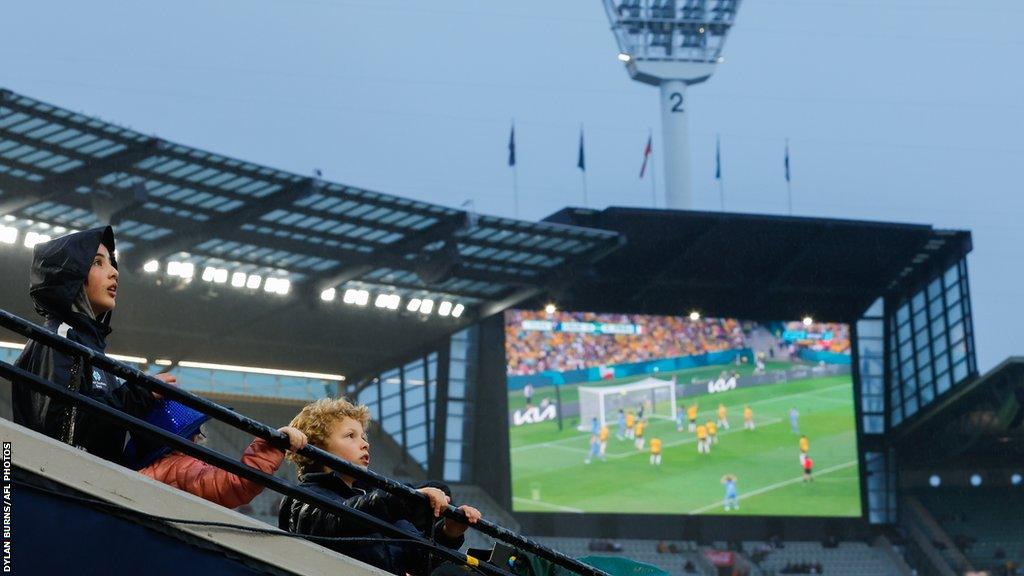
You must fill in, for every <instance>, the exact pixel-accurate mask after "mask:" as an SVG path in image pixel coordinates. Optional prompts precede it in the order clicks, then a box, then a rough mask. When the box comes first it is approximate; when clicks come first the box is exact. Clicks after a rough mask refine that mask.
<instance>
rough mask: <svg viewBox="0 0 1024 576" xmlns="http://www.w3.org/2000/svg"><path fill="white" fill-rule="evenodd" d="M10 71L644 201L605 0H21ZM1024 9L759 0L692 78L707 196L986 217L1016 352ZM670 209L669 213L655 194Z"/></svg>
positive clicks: (981, 271) (270, 132)
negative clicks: (511, 137) (715, 64)
mask: <svg viewBox="0 0 1024 576" xmlns="http://www.w3.org/2000/svg"><path fill="white" fill-rule="evenodd" d="M3 24H4V26H3V30H4V32H3V34H2V35H0V87H3V88H7V89H10V90H14V91H15V92H18V93H21V94H25V95H27V96H31V97H33V98H37V99H40V100H43V101H46V102H50V103H53V104H56V105H58V106H62V107H66V108H70V109H73V110H77V111H81V112H83V113H85V114H89V115H93V116H98V117H101V118H103V119H104V120H107V121H110V122H113V123H116V124H120V125H123V126H128V127H131V128H133V129H135V130H138V131H141V132H144V133H147V134H154V135H157V136H159V137H162V138H165V139H168V140H171V141H175V142H180V143H183V144H186V145H189V146H193V147H197V148H201V149H205V150H210V151H214V152H218V153H221V154H226V155H230V156H235V157H238V158H243V159H245V160H249V161H253V162H257V163H262V164H267V165H270V166H274V167H278V168H283V169H287V170H291V171H294V172H297V173H300V174H310V175H311V174H312V171H313V170H314V169H317V168H318V169H320V170H322V171H323V174H324V177H325V178H326V179H329V180H333V181H337V182H342V183H346V184H351V185H355V186H360V187H363V188H367V189H371V190H376V191H379V192H384V193H388V194H396V195H401V196H408V197H412V198H417V199H420V200H425V201H429V202H435V203H439V204H444V205H448V206H453V207H459V206H460V205H462V204H463V203H464V202H466V201H471V202H472V207H473V209H474V210H476V211H478V212H483V213H489V214H496V215H502V216H515V213H514V201H513V193H512V174H511V171H510V169H509V168H508V166H507V163H506V162H507V148H506V146H507V143H508V133H509V125H510V122H511V121H512V120H513V119H514V120H515V124H516V137H517V157H518V172H519V194H520V207H521V209H520V211H519V217H521V218H524V219H530V220H536V219H540V218H543V217H545V216H546V215H548V214H550V213H552V212H554V211H556V210H558V209H560V208H562V207H564V206H580V205H582V204H583V194H582V182H581V175H580V171H579V170H578V169H577V168H576V155H577V146H578V138H579V130H580V126H581V124H582V125H583V126H584V130H585V135H586V155H587V173H586V178H587V188H588V199H589V202H588V204H589V206H590V207H593V208H604V207H606V206H651V204H652V199H651V184H650V181H648V180H644V181H641V180H639V179H638V178H637V173H638V171H639V169H640V163H641V153H642V151H643V146H644V144H645V142H646V139H647V134H648V131H649V129H652V128H653V130H654V150H655V163H656V166H655V169H656V171H655V175H656V176H657V179H658V184H659V186H660V184H661V182H662V180H663V179H664V177H663V172H662V168H661V161H662V158H661V156H660V121H659V113H658V94H657V90H656V89H655V88H653V87H650V86H646V85H641V84H637V83H635V82H633V81H631V80H630V79H629V77H628V75H627V74H626V72H625V70H624V69H623V66H622V64H621V63H620V62H618V61H617V59H616V53H617V47H616V44H615V40H614V37H613V35H612V33H611V32H610V30H609V24H608V21H607V19H606V17H605V14H604V9H603V7H602V4H601V2H600V1H599V0H587V1H583V0H562V1H550V0H549V1H546V2H544V1H538V0H522V1H519V2H502V3H499V2H492V1H480V0H478V1H475V2H474V1H469V0H461V1H459V0H433V1H431V2H423V1H411V0H410V1H405V2H400V1H396V0H361V1H347V0H308V1H306V0H245V1H242V0H202V1H199V0H180V1H178V2H150V1H138V0H133V1H128V0H122V1H114V0H100V1H92V2H71V1H67V2H51V1H47V0H37V1H34V2H8V3H5V5H4V9H3ZM1022 25H1024V5H1022V4H1021V3H1020V2H1014V1H1011V0H973V1H972V2H962V1H952V0H933V1H928V0H744V2H743V3H742V5H741V7H740V10H739V16H738V18H737V24H736V26H735V27H734V28H733V30H732V32H731V34H730V36H729V39H728V40H727V42H726V46H725V51H724V55H725V58H726V61H725V63H724V64H722V65H720V66H719V69H718V71H717V72H716V73H715V75H714V76H713V77H712V78H711V79H710V80H709V81H708V82H707V83H705V84H703V85H700V86H696V87H694V88H692V89H691V90H690V92H689V102H690V104H689V111H690V113H691V116H690V142H691V147H692V152H693V154H692V159H691V164H692V167H693V175H692V176H693V183H694V190H695V206H694V208H696V209H701V210H717V209H718V207H719V196H718V185H717V183H716V181H715V179H714V168H715V166H714V148H715V137H716V134H720V135H721V142H722V164H723V167H722V170H723V182H724V189H725V206H726V209H727V210H729V211H735V212H748V213H767V214H783V213H786V211H787V205H786V183H785V180H784V178H783V149H784V142H785V139H786V138H789V141H790V154H791V163H792V174H793V197H794V213H795V214H796V215H801V216H821V217H834V218H854V219H868V220H885V221H895V222H913V223H924V224H932V225H935V226H937V227H942V228H958V229H967V230H970V231H971V232H972V233H973V235H974V252H973V253H972V255H971V256H970V258H969V272H970V276H971V289H972V296H973V302H974V325H975V328H976V331H977V334H976V343H977V346H978V360H979V367H980V368H981V370H982V371H985V370H988V369H989V368H991V367H993V366H994V365H995V364H997V363H998V362H1000V361H1001V360H1003V359H1004V358H1006V357H1007V356H1010V355H1014V354H1024V345H1021V344H1020V343H1019V342H1018V341H1017V340H1016V338H1017V337H1018V333H1017V330H1016V329H1015V328H1014V327H1015V326H1024V306H1022V305H1021V301H1022V296H1024V287H1022V285H1024V265H1022V254H1024V250H1022V246H1024V226H1022V225H1021V220H1022V219H1024V193H1022V190H1021V189H1022V186H1021V176H1020V175H1021V172H1022V170H1024V143H1022V141H1021V137H1022V135H1024V98H1022V94H1024V74H1021V69H1022V67H1024V39H1022V37H1021V36H1020V30H1021V29H1022ZM656 196H657V202H658V205H659V206H663V202H664V199H663V198H664V196H663V193H662V190H661V189H660V188H659V189H658V190H657V191H656Z"/></svg>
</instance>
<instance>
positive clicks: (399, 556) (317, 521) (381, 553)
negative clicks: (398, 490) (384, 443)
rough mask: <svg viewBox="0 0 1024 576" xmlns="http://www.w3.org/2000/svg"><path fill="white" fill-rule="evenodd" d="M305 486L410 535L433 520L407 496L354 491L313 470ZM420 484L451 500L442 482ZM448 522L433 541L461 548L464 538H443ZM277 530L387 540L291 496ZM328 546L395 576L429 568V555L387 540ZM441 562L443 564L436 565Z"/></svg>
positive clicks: (329, 474)
mask: <svg viewBox="0 0 1024 576" xmlns="http://www.w3.org/2000/svg"><path fill="white" fill-rule="evenodd" d="M301 486H302V487H303V488H308V489H310V490H312V491H313V492H316V493H317V494H319V495H321V496H324V497H326V498H329V499H331V500H333V501H335V502H337V503H338V504H341V505H344V506H348V507H350V508H355V509H356V510H359V511H360V512H365V513H367V514H370V515H372V516H376V517H377V518H380V519H381V520H385V521H387V522H390V523H392V524H394V525H395V526H398V527H399V528H403V529H405V530H407V531H410V532H413V533H418V534H421V535H422V534H424V533H425V531H426V528H427V527H428V522H430V521H431V520H433V515H432V514H431V512H430V509H429V508H427V506H425V505H418V503H409V504H411V505H409V504H407V502H406V500H405V499H404V498H401V497H399V496H395V495H392V494H388V493H387V492H385V491H383V490H371V491H367V490H363V489H362V488H360V486H359V484H358V483H357V484H356V485H355V486H352V487H350V486H349V485H348V484H346V483H345V481H344V480H342V479H341V476H339V475H338V474H337V473H334V472H314V473H310V474H306V475H305V476H303V477H302V484H301ZM422 486H429V487H431V488H438V489H440V490H442V491H443V492H444V493H445V494H447V495H448V496H449V497H450V496H451V489H450V488H448V486H447V485H445V484H443V483H441V482H427V483H425V484H423V485H422ZM443 522H444V520H443V519H441V520H438V521H437V522H436V524H435V532H434V535H435V540H436V541H437V543H438V544H440V545H442V546H446V547H448V548H452V549H455V550H458V549H459V548H461V547H462V544H463V542H464V541H465V537H464V536H459V537H458V538H455V539H452V538H448V537H446V536H445V535H444V532H442V530H441V526H442V524H443ZM278 526H279V527H280V528H281V529H282V530H287V531H288V532H294V533H297V534H309V535H312V536H328V537H333V538H338V537H363V538H382V539H384V538H385V537H384V536H383V535H381V534H380V533H379V532H375V528H374V527H372V526H369V525H367V524H364V523H363V522H360V521H359V520H356V519H353V518H346V517H342V516H338V515H336V514H334V513H331V512H327V511H325V510H321V509H320V508H318V507H316V506H313V505H311V504H306V503H305V502H300V501H298V500H295V499H293V498H291V497H286V498H285V499H284V501H283V502H282V503H281V510H280V512H279V513H278ZM325 546H327V547H328V548H330V549H332V550H335V551H337V552H340V553H342V554H345V555H346V556H351V557H352V558H355V559H357V560H361V561H363V562H366V563H367V564H371V565H373V566H376V567H378V568H380V569H382V570H387V571H388V572H391V573H392V574H399V575H404V574H406V573H409V574H414V575H424V574H425V573H426V568H427V554H426V552H425V551H424V550H423V549H422V548H421V547H420V546H418V545H415V544H404V545H402V544H388V543H386V542H369V543H367V542H339V543H334V544H325ZM437 564H440V562H437Z"/></svg>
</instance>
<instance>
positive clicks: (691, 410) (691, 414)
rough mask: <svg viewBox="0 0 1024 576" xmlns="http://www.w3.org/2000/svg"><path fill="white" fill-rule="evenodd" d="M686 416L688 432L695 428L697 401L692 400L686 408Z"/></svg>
mask: <svg viewBox="0 0 1024 576" xmlns="http://www.w3.org/2000/svg"><path fill="white" fill-rule="evenodd" d="M686 417H687V418H688V419H689V420H690V428H689V430H690V432H694V431H696V430H697V403H696V402H694V403H693V404H691V405H690V406H689V407H687V408H686Z"/></svg>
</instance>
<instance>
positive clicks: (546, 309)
mask: <svg viewBox="0 0 1024 576" xmlns="http://www.w3.org/2000/svg"><path fill="white" fill-rule="evenodd" d="M555 312H558V306H555V304H554V302H548V303H547V305H546V306H544V313H545V314H554V313H555Z"/></svg>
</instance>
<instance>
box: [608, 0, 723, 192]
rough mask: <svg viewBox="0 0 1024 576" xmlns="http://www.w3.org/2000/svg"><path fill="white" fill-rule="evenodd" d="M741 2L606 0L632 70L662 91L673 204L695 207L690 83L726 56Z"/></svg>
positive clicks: (667, 171) (621, 52)
mask: <svg viewBox="0 0 1024 576" xmlns="http://www.w3.org/2000/svg"><path fill="white" fill-rule="evenodd" d="M739 5H740V0H604V7H605V12H606V13H607V14H608V20H609V21H610V22H611V25H612V32H614V34H615V39H616V41H618V44H619V60H621V61H622V62H624V63H625V65H626V71H628V72H629V76H630V77H631V78H633V79H634V80H636V81H638V82H643V83H645V84H651V85H652V86H658V87H659V88H660V91H661V130H662V146H663V148H664V153H663V155H662V158H663V163H664V164H665V202H666V204H667V207H668V208H675V209H683V210H685V209H690V208H693V183H692V178H691V177H690V142H689V135H688V131H687V116H688V104H689V102H688V101H687V97H686V89H687V87H688V86H692V85H694V84H699V83H701V82H703V81H705V80H707V79H708V78H710V77H711V75H712V74H713V73H714V71H715V66H716V65H717V64H719V63H721V62H722V61H723V60H722V47H723V46H724V44H725V37H726V35H727V34H728V33H729V29H730V28H732V24H733V21H734V20H735V19H736V11H737V10H738V9H739Z"/></svg>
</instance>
